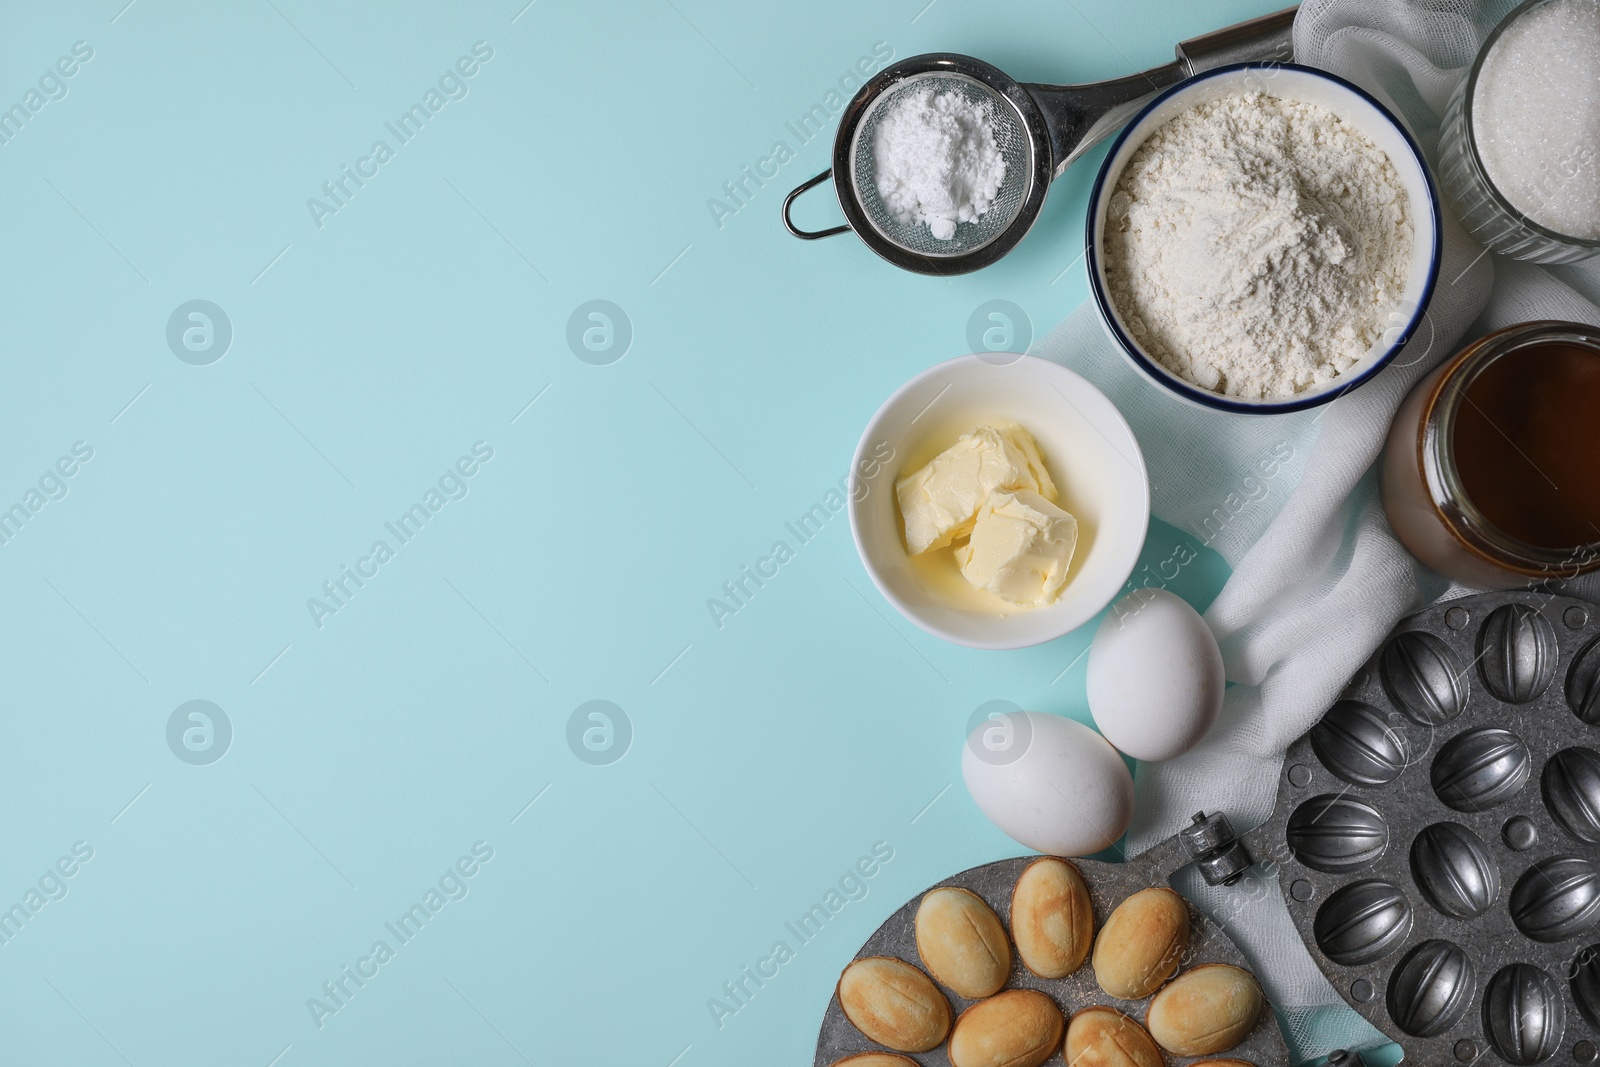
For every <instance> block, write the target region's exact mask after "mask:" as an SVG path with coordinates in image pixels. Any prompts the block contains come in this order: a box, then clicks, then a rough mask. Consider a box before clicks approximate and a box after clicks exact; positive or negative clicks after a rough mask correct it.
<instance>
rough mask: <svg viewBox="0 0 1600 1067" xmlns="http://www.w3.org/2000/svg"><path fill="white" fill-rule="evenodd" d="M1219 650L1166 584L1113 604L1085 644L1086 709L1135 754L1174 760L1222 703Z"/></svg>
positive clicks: (1201, 623) (1211, 721)
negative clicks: (1090, 639) (1087, 705)
mask: <svg viewBox="0 0 1600 1067" xmlns="http://www.w3.org/2000/svg"><path fill="white" fill-rule="evenodd" d="M1223 684H1224V678H1223V675H1222V652H1221V650H1220V649H1218V648H1217V639H1216V637H1215V635H1213V634H1212V632H1211V628H1210V627H1208V626H1207V625H1206V624H1205V620H1204V619H1202V618H1200V615H1199V613H1198V612H1196V611H1195V610H1194V608H1191V607H1190V606H1189V605H1188V604H1187V603H1185V602H1184V601H1183V600H1182V599H1180V598H1179V597H1177V596H1174V595H1173V594H1171V593H1169V592H1167V591H1166V590H1164V589H1141V590H1139V591H1137V592H1134V593H1130V594H1128V595H1127V596H1125V597H1123V598H1122V599H1121V600H1119V601H1117V603H1116V604H1114V605H1112V608H1111V612H1110V613H1109V614H1108V615H1106V617H1105V619H1104V621H1102V622H1101V623H1100V629H1099V630H1097V631H1096V632H1095V635H1094V644H1093V645H1091V646H1090V648H1089V711H1090V713H1091V714H1093V715H1094V724H1095V725H1096V726H1098V727H1099V728H1100V732H1101V733H1102V734H1104V735H1105V738H1106V740H1107V741H1110V742H1111V743H1112V744H1113V745H1116V746H1117V748H1119V749H1121V750H1122V751H1123V752H1126V753H1127V754H1128V755H1130V756H1132V757H1133V758H1134V759H1137V760H1146V761H1150V762H1155V761H1158V760H1168V759H1172V758H1173V757H1174V756H1180V755H1182V754H1183V753H1185V752H1187V751H1189V750H1190V749H1191V748H1193V747H1194V746H1195V745H1197V744H1199V742H1200V739H1201V738H1202V737H1204V736H1205V735H1206V731H1207V730H1210V729H1211V727H1212V724H1214V723H1215V722H1216V721H1217V712H1219V711H1220V710H1222V690H1223Z"/></svg>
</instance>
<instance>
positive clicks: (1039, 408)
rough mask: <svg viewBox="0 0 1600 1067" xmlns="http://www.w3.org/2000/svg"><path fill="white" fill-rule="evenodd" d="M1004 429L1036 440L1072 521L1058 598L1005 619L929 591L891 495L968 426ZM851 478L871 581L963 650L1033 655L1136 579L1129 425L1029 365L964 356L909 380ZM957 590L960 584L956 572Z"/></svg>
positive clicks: (858, 538) (1145, 498) (1143, 524)
mask: <svg viewBox="0 0 1600 1067" xmlns="http://www.w3.org/2000/svg"><path fill="white" fill-rule="evenodd" d="M1001 419H1010V420H1013V421H1015V422H1018V423H1020V424H1021V425H1022V426H1023V427H1024V428H1026V429H1027V430H1028V431H1029V432H1031V433H1032V434H1033V436H1034V439H1035V440H1037V441H1038V442H1039V448H1040V450H1041V451H1042V452H1043V453H1044V460H1045V465H1046V467H1047V468H1048V469H1049V471H1050V475H1051V477H1052V478H1053V479H1054V481H1055V483H1056V486H1057V488H1058V489H1059V490H1060V493H1061V506H1062V507H1064V508H1066V509H1067V510H1068V511H1070V512H1071V513H1072V514H1073V515H1075V516H1076V517H1077V519H1078V547H1077V550H1076V552H1075V553H1074V554H1073V559H1072V566H1071V569H1070V571H1069V572H1068V578H1067V584H1066V586H1065V588H1063V589H1062V591H1061V594H1060V596H1059V597H1058V598H1057V599H1056V601H1055V602H1054V603H1052V604H1049V605H1047V606H1045V607H1040V608H1033V609H1026V608H1017V609H1015V610H1014V611H1013V612H1012V613H1011V614H1009V615H1006V616H1004V617H1000V616H997V615H994V614H990V613H987V612H983V611H976V610H970V609H968V608H966V607H963V606H959V605H958V604H957V603H955V602H954V599H953V598H951V597H949V596H941V595H940V594H939V593H937V592H936V591H935V590H933V589H930V588H929V586H928V585H927V584H926V583H925V581H924V579H923V577H922V575H921V574H920V573H919V571H918V570H917V569H916V568H914V567H913V565H912V563H911V558H910V557H909V556H908V555H907V554H906V547H905V541H904V538H903V535H902V524H901V518H900V508H899V505H898V504H897V502H896V500H895V491H894V485H895V481H896V480H897V479H898V478H899V477H900V475H901V474H903V473H906V472H907V471H910V470H914V469H916V468H917V467H920V466H921V465H922V464H924V463H926V462H927V461H928V460H930V459H932V458H933V457H934V456H935V455H937V454H938V453H939V452H941V451H943V450H944V449H946V448H948V447H949V446H950V445H952V444H954V443H955V440H956V438H957V437H959V436H960V435H961V434H963V433H966V432H968V431H970V430H971V429H973V427H975V426H978V425H981V424H983V423H992V422H995V421H997V420H1001ZM851 473H852V479H851V487H852V490H853V491H852V492H851V494H850V533H851V534H852V536H854V537H855V542H856V551H857V552H859V553H860V554H861V562H862V564H863V565H864V566H865V567H866V568H867V573H868V574H869V575H871V577H872V581H873V583H874V584H876V585H877V587H878V589H879V591H880V592H882V593H883V595H884V597H885V598H886V599H887V600H888V601H889V603H891V604H893V605H894V606H895V607H896V608H897V609H898V610H899V612H900V614H902V615H904V616H905V617H906V618H908V619H910V620H911V621H912V622H914V623H916V624H917V625H918V626H920V627H922V628H923V629H924V630H926V631H928V632H929V633H931V634H933V635H934V636H936V637H942V638H944V639H945V640H946V641H953V642H955V643H956V644H958V645H966V646H968V647H969V648H996V649H999V648H1024V647H1026V646H1028V645H1037V644H1041V643H1043V642H1045V641H1049V640H1052V639H1054V638H1057V637H1060V636H1061V635H1062V634H1065V633H1069V632H1071V631H1072V630H1075V629H1077V628H1078V627H1079V626H1082V625H1083V624H1084V623H1086V622H1088V621H1089V620H1090V619H1093V618H1094V617H1095V616H1096V615H1098V614H1099V613H1100V611H1101V609H1103V608H1104V607H1105V606H1106V605H1107V604H1109V603H1111V601H1112V599H1113V598H1114V597H1116V595H1117V594H1118V593H1119V592H1120V591H1121V590H1122V587H1123V585H1124V583H1126V582H1127V580H1128V576H1129V575H1130V574H1132V573H1133V567H1134V564H1135V563H1136V562H1137V561H1138V559H1139V553H1140V551H1141V550H1142V549H1143V547H1144V538H1145V532H1146V530H1147V529H1148V527H1149V523H1150V483H1149V478H1148V477H1147V475H1146V473H1145V466H1144V454H1143V453H1142V452H1141V451H1140V449H1139V442H1138V440H1137V439H1135V437H1134V436H1133V431H1132V430H1130V429H1129V428H1128V423H1127V421H1126V420H1125V419H1123V417H1122V414H1121V413H1120V412H1118V411H1117V409H1116V408H1115V407H1114V406H1113V405H1112V403H1111V401H1110V400H1107V399H1106V397H1105V394H1103V393H1102V392H1100V390H1098V389H1096V388H1095V387H1094V386H1092V385H1090V384H1089V383H1088V382H1087V381H1085V380H1084V379H1083V378H1081V377H1079V376H1078V375H1076V374H1074V373H1073V372H1072V371H1070V370H1067V369H1066V368H1065V367H1062V366H1060V365H1059V364H1056V363H1051V362H1049V361H1048V360H1043V359H1038V358H1036V357H1033V356H1012V355H1001V354H995V353H987V354H984V355H981V356H980V355H974V356H961V357H960V358H958V359H952V360H950V361H948V362H946V363H940V364H938V365H937V366H935V367H932V368H930V369H928V370H926V371H924V372H922V373H921V374H919V375H917V376H916V377H915V378H913V379H911V380H910V381H909V382H907V383H906V384H905V385H903V386H901V387H900V389H899V390H898V391H897V392H896V393H895V394H894V395H893V396H891V397H890V398H889V399H888V400H886V401H885V402H884V404H883V406H882V407H881V408H879V409H878V413H877V414H876V415H874V416H873V417H872V421H871V422H869V423H868V424H867V428H866V431H865V432H864V433H862V435H861V443H860V444H859V445H857V446H856V454H855V460H854V463H853V465H852V466H851ZM955 581H956V582H960V581H962V579H961V578H960V575H959V572H956V573H955Z"/></svg>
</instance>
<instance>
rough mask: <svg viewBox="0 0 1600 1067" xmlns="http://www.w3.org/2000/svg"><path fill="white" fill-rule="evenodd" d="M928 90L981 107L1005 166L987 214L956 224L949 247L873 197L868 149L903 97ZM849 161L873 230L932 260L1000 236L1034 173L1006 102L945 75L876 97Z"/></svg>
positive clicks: (910, 81) (924, 77)
mask: <svg viewBox="0 0 1600 1067" xmlns="http://www.w3.org/2000/svg"><path fill="white" fill-rule="evenodd" d="M928 88H932V89H934V90H935V91H936V92H940V93H946V92H951V93H958V94H960V95H961V96H962V97H964V98H966V99H967V100H969V101H971V102H973V103H977V104H986V105H987V106H988V110H989V114H990V121H991V122H992V123H993V124H994V139H995V144H996V146H997V147H998V148H999V149H1000V154H1001V156H1002V158H1004V159H1005V162H1006V176H1005V180H1004V181H1002V182H1001V185H1000V192H999V193H998V194H997V195H996V196H995V198H994V201H993V203H992V204H990V206H989V210H988V211H985V212H984V213H983V214H982V215H979V216H978V218H977V219H976V220H974V221H973V222H961V223H957V224H956V232H955V235H954V236H953V237H951V238H950V240H948V241H941V240H940V239H939V238H937V237H935V236H933V233H932V232H931V231H930V230H929V229H928V227H927V226H925V225H924V224H922V223H920V222H914V223H911V224H909V225H908V224H906V223H903V222H901V221H900V220H899V219H897V218H895V217H894V215H893V214H892V213H891V212H890V211H889V209H888V208H887V207H886V206H885V205H884V202H883V199H882V197H880V196H879V195H878V183H877V176H876V173H875V170H876V168H875V166H874V161H873V144H874V143H875V141H876V139H877V131H878V123H879V121H881V120H882V119H883V117H884V116H885V115H887V114H888V113H889V108H890V107H891V106H892V105H893V104H894V102H895V101H896V100H898V99H900V97H902V96H903V95H904V94H906V93H908V92H912V91H915V90H919V89H928ZM850 159H851V164H850V191H851V195H852V196H854V197H855V199H856V202H857V203H858V204H860V205H861V210H862V211H863V212H864V213H865V214H866V216H867V219H868V221H869V222H871V223H872V228H873V229H875V230H877V231H878V233H879V235H881V236H882V237H884V238H885V239H886V240H889V241H891V242H893V243H894V244H896V245H898V246H900V247H901V248H903V249H906V250H907V251H910V252H916V253H918V254H919V255H924V256H933V257H949V256H961V255H965V254H967V253H968V252H975V251H977V250H978V249H980V248H982V247H983V246H984V245H986V244H988V243H989V242H991V241H993V240H994V239H995V238H997V237H999V236H1000V235H1001V234H1002V233H1004V232H1005V230H1006V228H1007V227H1009V226H1010V225H1011V223H1012V222H1013V221H1014V220H1015V219H1016V217H1017V213H1018V211H1020V210H1021V208H1022V204H1023V201H1024V200H1026V199H1027V196H1028V183H1029V178H1030V175H1031V174H1032V173H1033V145H1032V142H1031V141H1030V140H1029V138H1028V132H1027V127H1026V126H1025V125H1023V122H1022V119H1021V117H1020V116H1019V115H1018V114H1017V110H1016V108H1015V107H1014V106H1013V105H1012V104H1011V102H1010V101H1008V100H1006V99H1005V98H1004V97H1003V96H1001V95H999V94H998V93H996V92H995V91H994V90H992V89H990V88H989V87H988V86H986V85H984V84H983V83H982V82H980V81H978V80H976V79H975V78H969V77H967V76H966V75H964V74H953V73H949V72H945V71H932V72H929V73H927V74H917V75H913V76H911V77H909V78H906V79H904V80H903V81H900V82H896V83H895V84H894V86H893V87H891V88H890V89H888V90H886V91H885V92H883V93H881V94H879V96H878V98H877V99H876V100H874V101H873V102H872V104H871V106H870V107H869V108H868V109H867V111H866V113H865V114H863V115H862V117H861V121H860V123H859V124H858V125H857V127H856V131H855V141H854V144H853V145H852V146H851V152H850Z"/></svg>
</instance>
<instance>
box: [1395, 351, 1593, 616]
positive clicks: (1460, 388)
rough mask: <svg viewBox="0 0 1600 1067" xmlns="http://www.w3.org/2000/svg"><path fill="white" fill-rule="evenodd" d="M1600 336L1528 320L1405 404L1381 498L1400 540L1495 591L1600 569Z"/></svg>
mask: <svg viewBox="0 0 1600 1067" xmlns="http://www.w3.org/2000/svg"><path fill="white" fill-rule="evenodd" d="M1597 411H1600V329H1596V328H1595V327H1593V326H1585V325H1583V324H1581V323H1575V322H1527V323H1520V324H1518V325H1516V326H1509V327H1507V328H1506V329H1503V330H1498V331H1496V332H1495V333H1491V334H1489V335H1488V336H1486V337H1483V338H1480V339H1479V340H1477V341H1475V342H1473V343H1472V344H1470V345H1468V346H1467V347H1466V348H1465V349H1463V350H1462V351H1461V352H1459V353H1457V354H1456V355H1455V356H1453V357H1452V358H1451V359H1449V360H1448V361H1446V362H1445V364H1444V366H1442V367H1440V368H1438V369H1437V370H1435V371H1434V372H1433V373H1432V374H1430V375H1428V376H1427V377H1426V378H1424V379H1422V381H1420V382H1418V383H1417V385H1416V387H1415V388H1414V389H1412V391H1411V393H1410V395H1409V396H1407V397H1406V399H1405V401H1404V402H1403V403H1402V404H1401V405H1400V410H1399V412H1398V413H1397V414H1396V415H1395V419H1394V423H1393V424H1392V425H1391V426H1390V428H1389V440H1388V443H1387V446H1386V447H1385V450H1384V455H1383V468H1382V469H1383V474H1382V478H1383V504H1384V510H1385V511H1386V512H1387V513H1388V516H1389V524H1390V525H1391V526H1392V527H1394V532H1395V534H1396V535H1397V536H1398V537H1399V538H1400V541H1401V543H1402V544H1404V545H1405V546H1406V548H1407V549H1408V550H1409V551H1410V552H1411V554H1412V555H1414V556H1416V557H1417V558H1418V559H1419V560H1421V561H1422V562H1423V563H1425V564H1427V565H1428V566H1429V567H1431V568H1432V569H1433V570H1435V571H1437V572H1439V573H1440V574H1443V575H1444V576H1446V577H1448V578H1453V579H1455V580H1456V581H1458V582H1462V583H1464V584H1466V585H1472V586H1477V587H1479V588H1484V589H1509V588H1514V587H1518V586H1523V587H1528V586H1535V585H1538V584H1540V583H1542V582H1547V581H1551V580H1555V579H1562V578H1573V577H1576V576H1578V575H1580V574H1587V573H1588V572H1590V571H1594V570H1600V477H1596V474H1595V472H1596V470H1597V468H1600V419H1597V418H1596V417H1595V413H1596V412H1597Z"/></svg>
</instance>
